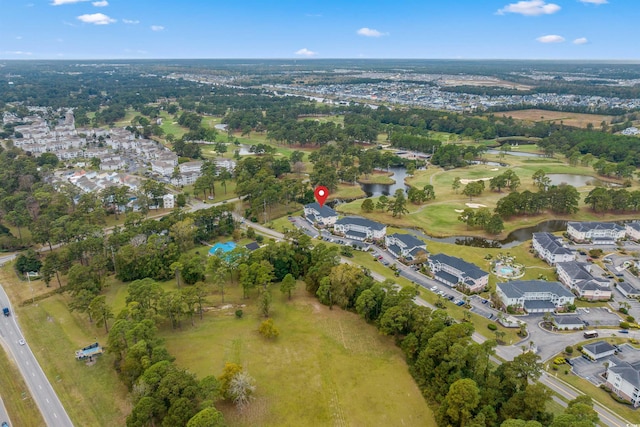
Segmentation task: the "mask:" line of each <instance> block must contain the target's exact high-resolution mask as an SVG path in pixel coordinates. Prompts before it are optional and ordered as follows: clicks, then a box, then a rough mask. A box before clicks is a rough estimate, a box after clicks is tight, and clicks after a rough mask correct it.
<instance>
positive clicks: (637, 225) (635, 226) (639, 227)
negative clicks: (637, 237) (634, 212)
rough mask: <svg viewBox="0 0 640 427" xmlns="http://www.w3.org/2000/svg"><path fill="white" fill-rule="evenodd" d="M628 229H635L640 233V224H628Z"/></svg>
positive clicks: (634, 222) (636, 222)
mask: <svg viewBox="0 0 640 427" xmlns="http://www.w3.org/2000/svg"><path fill="white" fill-rule="evenodd" d="M627 227H629V228H633V229H634V230H636V231H640V222H638V221H633V222H628V223H627Z"/></svg>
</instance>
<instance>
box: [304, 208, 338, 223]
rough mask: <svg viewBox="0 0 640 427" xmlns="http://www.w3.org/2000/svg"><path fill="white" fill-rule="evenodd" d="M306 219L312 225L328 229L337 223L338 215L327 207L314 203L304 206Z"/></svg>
mask: <svg viewBox="0 0 640 427" xmlns="http://www.w3.org/2000/svg"><path fill="white" fill-rule="evenodd" d="M304 217H305V218H306V219H307V220H308V221H309V222H310V223H312V224H318V225H321V226H324V227H328V226H330V225H334V224H335V223H336V221H337V220H338V213H337V212H336V211H334V210H333V209H331V208H330V207H329V206H327V205H323V206H320V203H318V202H314V203H309V204H308V205H305V206H304Z"/></svg>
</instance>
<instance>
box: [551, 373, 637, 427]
mask: <svg viewBox="0 0 640 427" xmlns="http://www.w3.org/2000/svg"><path fill="white" fill-rule="evenodd" d="M602 370H604V367H603V368H602ZM547 372H549V374H550V375H553V376H556V374H557V377H558V379H561V380H563V381H565V382H566V383H568V384H570V385H572V386H573V387H575V388H576V389H578V390H580V391H581V392H582V393H584V394H586V395H587V396H590V397H591V398H592V399H593V400H597V401H598V402H600V403H601V404H602V405H603V406H606V407H607V408H609V409H610V410H611V411H612V412H614V413H616V414H618V415H620V416H621V417H624V418H625V419H627V420H629V421H631V422H632V423H640V412H638V411H634V410H633V409H632V408H631V406H629V405H623V404H622V403H618V402H616V401H615V400H613V398H612V397H611V396H610V395H609V393H607V392H606V391H604V390H602V389H601V388H598V387H596V386H595V385H593V384H592V383H590V382H589V381H587V380H585V379H583V378H580V377H578V376H577V375H574V374H572V373H569V374H568V375H565V374H564V368H563V367H560V370H558V371H552V370H550V369H549V370H547Z"/></svg>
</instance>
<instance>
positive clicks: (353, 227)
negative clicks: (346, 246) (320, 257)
mask: <svg viewBox="0 0 640 427" xmlns="http://www.w3.org/2000/svg"><path fill="white" fill-rule="evenodd" d="M333 230H334V232H335V233H336V234H343V235H344V236H345V237H348V238H350V239H353V240H359V241H365V240H378V241H380V240H383V239H384V236H386V234H387V226H386V225H384V224H380V223H379V222H375V221H371V220H368V219H366V218H362V217H359V216H347V217H344V218H342V219H339V220H337V221H336V222H335V224H334V226H333Z"/></svg>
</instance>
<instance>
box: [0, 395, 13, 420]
mask: <svg viewBox="0 0 640 427" xmlns="http://www.w3.org/2000/svg"><path fill="white" fill-rule="evenodd" d="M4 421H6V422H7V423H9V425H12V424H11V420H10V419H9V413H8V412H7V408H5V407H4V402H3V401H2V399H0V423H2V422H4Z"/></svg>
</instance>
